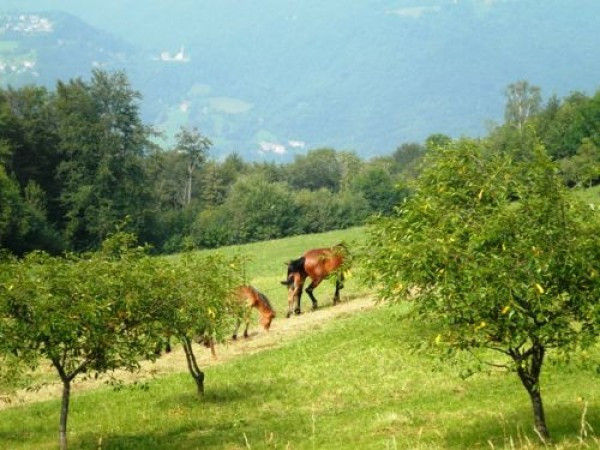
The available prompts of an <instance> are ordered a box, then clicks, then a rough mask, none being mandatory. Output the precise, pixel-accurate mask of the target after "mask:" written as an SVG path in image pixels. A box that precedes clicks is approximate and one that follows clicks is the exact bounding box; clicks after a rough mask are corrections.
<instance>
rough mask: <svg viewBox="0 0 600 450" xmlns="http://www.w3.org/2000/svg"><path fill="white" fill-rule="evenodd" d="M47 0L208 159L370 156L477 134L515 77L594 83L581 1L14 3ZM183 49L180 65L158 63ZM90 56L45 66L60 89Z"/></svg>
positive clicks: (588, 23) (593, 57) (550, 86)
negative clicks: (214, 153)
mask: <svg viewBox="0 0 600 450" xmlns="http://www.w3.org/2000/svg"><path fill="white" fill-rule="evenodd" d="M15 3H16V2H14V1H12V0H8V4H7V5H6V8H8V7H10V6H11V4H13V5H14V4H15ZM50 3H51V4H52V7H54V8H64V9H66V10H69V11H70V12H73V13H75V14H78V15H79V16H81V17H83V18H84V19H86V20H90V19H92V20H91V21H92V23H93V25H94V26H101V28H104V29H107V30H108V31H109V32H110V33H111V34H106V36H107V39H108V37H110V38H111V39H113V40H114V39H116V38H114V37H113V36H119V38H123V39H124V40H126V41H129V42H132V43H133V45H128V44H125V43H124V41H119V43H118V44H117V43H114V45H115V49H120V50H117V51H113V52H112V53H111V57H110V58H108V60H107V61H106V67H108V68H118V67H122V68H124V69H126V70H127V72H128V74H129V75H130V78H131V80H132V83H133V85H134V86H135V87H136V88H137V89H139V90H141V92H142V93H143V95H144V101H143V105H142V106H143V108H142V109H143V111H144V116H145V118H146V120H148V121H151V122H153V123H156V124H158V125H160V126H161V127H162V128H163V129H165V130H169V131H172V130H174V129H177V127H178V126H179V125H180V124H183V123H188V122H189V123H192V124H195V125H197V126H199V128H200V129H201V130H202V131H203V132H204V133H205V134H207V135H208V136H210V137H211V139H213V140H214V141H215V144H216V145H215V147H216V149H217V150H218V151H219V152H221V153H227V152H230V151H237V152H239V153H241V154H243V155H244V156H246V157H249V158H252V159H256V158H262V157H269V158H289V157H290V155H291V154H292V153H293V152H295V151H304V149H305V148H311V147H315V146H333V147H336V148H340V149H354V150H357V151H358V152H359V153H361V154H362V155H373V154H381V153H386V152H389V151H390V150H392V149H393V148H394V147H395V146H396V145H398V144H400V143H402V142H405V141H409V140H422V139H424V138H425V137H426V136H427V135H429V134H431V133H435V132H442V133H446V134H450V135H453V136H458V135H461V134H480V133H482V132H483V131H484V129H485V123H486V121H487V120H490V119H491V120H501V117H502V110H503V104H504V97H503V90H504V88H505V86H506V85H507V84H508V83H511V82H513V81H515V80H517V79H528V80H529V81H530V82H532V83H534V84H537V85H540V86H541V87H542V89H543V93H544V94H545V95H550V94H552V93H557V94H558V95H565V94H567V93H568V92H570V91H572V90H584V91H588V92H591V91H594V90H595V89H596V88H597V87H598V86H599V83H598V77H597V75H596V74H598V73H600V58H599V57H598V56H600V54H599V53H600V51H599V49H600V46H599V45H598V40H599V39H600V38H597V37H596V35H597V33H596V23H595V20H594V17H597V13H600V4H599V3H597V2H593V1H592V0H575V1H573V2H569V4H568V5H566V4H565V3H566V2H561V1H558V0H554V1H552V0H550V1H544V2H541V1H536V0H520V1H518V0H514V1H507V0H504V1H492V0H487V1H485V0H481V1H477V0H448V1H428V2H418V3H417V2H409V1H390V0H368V1H365V2H360V3H359V4H352V5H348V4H347V2H343V1H341V0H328V1H325V2H323V1H321V2H317V1H316V0H304V1H300V0H289V1H286V2H279V1H276V0H263V1H262V2H260V4H256V3H252V4H251V3H250V2H244V1H234V0H222V1H219V2H217V1H215V0H205V1H202V2H193V1H190V0H184V1H181V2H177V3H176V4H170V3H169V4H165V3H164V2H160V1H148V2H145V3H144V5H143V7H141V6H140V5H139V2H136V1H134V0H125V1H119V2H116V1H115V0H107V1H106V2H103V3H102V7H101V8H100V7H98V5H97V4H96V5H89V4H88V5H86V4H79V5H76V6H75V5H71V4H70V3H71V2H68V1H66V0H58V1H53V2H49V1H46V0H37V1H29V0H21V1H20V2H19V7H20V8H21V9H23V10H26V9H27V8H31V7H32V6H36V5H37V6H38V8H40V6H44V7H47V6H49V5H50ZM86 3H92V2H86ZM13 7H15V6H13ZM0 9H2V7H0ZM90 30H92V31H90V33H92V34H94V33H96V32H97V30H96V31H94V29H93V28H91V27H90ZM97 36H98V35H96V37H97ZM3 39H4V38H3V37H1V36H0V40H3ZM95 39H96V38H93V39H92V38H90V40H91V41H92V42H97V41H96V40H95ZM86 41H87V38H86V39H81V42H86ZM94 47H95V48H96V50H97V49H98V48H99V47H100V46H97V45H95V46H94ZM181 49H183V53H182V54H183V58H182V59H181V60H174V59H171V60H164V59H161V54H165V52H168V53H169V54H170V55H171V56H173V55H175V54H177V53H178V52H180V51H181ZM83 50H84V47H83V46H81V48H79V49H78V51H83ZM39 52H40V51H39V50H38V53H39ZM45 52H46V51H45V50H44V51H43V52H41V53H39V57H40V62H39V66H38V67H37V69H38V70H40V69H41V68H42V67H46V65H47V66H51V64H52V61H51V59H52V58H53V57H49V58H48V60H46V63H44V62H43V54H45ZM93 60H94V59H93V58H91V57H90V56H87V57H85V58H79V60H78V61H68V63H67V64H62V63H61V64H60V67H55V68H54V69H55V70H54V71H51V70H50V69H47V70H48V71H49V73H50V74H51V76H56V77H60V78H63V79H64V78H69V77H72V76H77V75H83V76H85V75H86V73H89V69H90V61H93ZM58 69H60V70H58ZM60 71H62V75H60V76H59V72H60ZM46 74H48V73H46ZM46 74H45V75H46ZM45 75H43V76H40V79H42V78H44V77H45ZM289 141H293V142H301V143H305V146H304V147H302V146H299V147H293V146H291V145H289ZM282 148H283V151H282Z"/></svg>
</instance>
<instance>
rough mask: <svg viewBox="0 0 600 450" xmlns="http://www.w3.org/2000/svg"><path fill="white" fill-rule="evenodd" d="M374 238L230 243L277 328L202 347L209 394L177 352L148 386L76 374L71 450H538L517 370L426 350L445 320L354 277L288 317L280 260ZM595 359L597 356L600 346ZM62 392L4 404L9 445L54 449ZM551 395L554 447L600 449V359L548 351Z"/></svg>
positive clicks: (2, 440) (546, 388)
mask: <svg viewBox="0 0 600 450" xmlns="http://www.w3.org/2000/svg"><path fill="white" fill-rule="evenodd" d="M363 232H364V230H363V229H361V228H357V229H353V230H346V231H339V232H332V233H324V234H320V235H313V236H297V237H293V238H288V239H283V240H278V241H272V242H268V243H257V244H251V245H246V246H241V247H238V248H227V249H223V250H222V251H223V252H233V253H239V254H245V255H251V256H252V259H251V260H250V261H249V264H248V273H247V278H248V280H250V281H251V282H252V283H253V284H254V285H256V286H257V287H258V288H259V289H261V290H263V291H264V292H265V293H266V294H267V295H268V296H269V297H270V298H271V300H272V301H273V303H274V304H275V307H276V309H277V311H278V313H279V316H278V318H277V319H276V320H275V321H274V323H273V328H272V330H271V332H270V333H268V334H267V333H264V332H262V330H259V329H258V328H257V327H256V326H255V327H254V328H252V330H251V337H250V339H249V340H248V341H241V342H237V343H231V342H230V343H227V344H225V345H221V346H218V347H217V353H218V360H217V361H213V360H212V359H211V357H210V354H209V352H208V351H207V350H204V349H200V350H199V354H201V361H200V364H201V366H202V367H203V368H206V395H205V397H204V398H202V399H200V398H198V397H197V396H196V393H195V392H196V391H195V386H194V383H193V381H192V379H191V378H190V376H189V375H188V373H187V372H186V368H185V362H184V359H183V355H182V352H181V349H179V348H176V349H175V351H174V353H172V354H170V355H166V356H163V357H162V358H161V359H160V360H159V361H158V362H157V363H156V364H152V365H151V364H147V365H144V370H143V372H142V373H141V374H137V375H135V376H133V377H131V376H129V377H128V378H126V381H129V382H130V381H137V382H136V383H135V384H129V385H127V386H125V387H123V388H122V389H120V390H114V389H112V388H110V387H106V386H105V385H104V384H103V382H102V381H94V380H83V381H81V382H79V383H78V384H77V385H76V386H75V388H74V395H73V397H72V400H71V413H70V417H69V439H70V445H71V448H82V449H98V448H102V449H165V448H168V449H171V448H173V449H195V448H201V449H270V448H273V449H275V448H278V449H345V448H349V449H355V448H356V449H363V448H366V449H371V448H372V449H396V448H410V449H413V448H423V449H430V448H457V449H458V448H538V446H537V444H536V442H537V438H536V436H535V434H534V432H533V431H532V428H533V424H532V420H531V411H530V409H531V408H530V404H529V399H528V397H527V395H526V393H525V391H524V389H523V388H522V387H521V385H520V383H519V381H518V379H517V377H516V376H515V375H513V374H509V375H505V374H504V373H502V372H500V371H497V370H491V371H489V372H487V373H484V374H478V375H475V376H472V377H469V378H467V379H463V378H461V377H460V374H461V373H462V372H463V371H464V369H465V367H467V364H468V362H469V361H472V360H470V359H466V357H465V359H460V360H458V361H456V362H455V363H454V364H449V363H448V362H442V361H441V360H440V359H439V358H437V357H434V356H433V355H430V354H427V353H424V352H419V351H416V349H417V348H418V347H419V344H420V343H422V342H423V341H424V340H426V339H431V337H432V336H435V334H436V333H437V330H436V326H435V324H432V323H421V322H416V321H411V320H401V319H402V317H403V316H405V314H406V312H407V310H406V308H407V306H399V307H398V306H396V307H390V306H387V305H375V304H374V302H373V300H372V298H371V296H370V294H369V293H368V292H365V291H364V290H361V288H360V287H359V286H358V283H357V281H356V279H355V278H351V279H350V280H348V282H347V283H346V286H347V287H346V289H344V290H343V291H342V300H343V303H342V304H340V305H338V306H336V307H331V296H332V294H333V286H332V285H331V284H330V283H323V285H322V286H320V287H319V288H318V289H317V290H315V293H316V295H317V297H318V298H319V299H320V300H321V305H322V306H323V307H322V308H321V309H319V310H318V311H317V312H306V313H305V314H303V315H302V316H299V317H293V318H291V319H285V309H286V303H287V299H286V295H285V294H286V290H285V288H284V287H283V286H281V285H279V281H280V280H281V279H283V277H284V275H285V267H284V266H283V262H285V261H286V260H289V259H290V258H296V257H298V256H299V255H300V254H301V253H302V251H303V250H305V249H306V248H311V247H319V246H326V245H333V244H336V243H338V242H340V241H342V240H344V241H346V242H348V243H349V244H350V247H351V248H352V246H353V243H354V245H356V243H357V242H360V241H361V236H362V234H363ZM304 306H305V308H304V309H305V311H308V308H306V307H307V306H308V305H307V303H306V302H305V303H304ZM591 356H592V359H595V360H596V361H598V360H600V351H598V350H596V351H595V353H593V354H592V355H591ZM46 375H47V377H48V379H50V375H53V374H52V372H48V373H47V374H46ZM52 389H53V387H52V386H50V387H48V388H44V389H42V390H41V391H40V392H37V393H30V394H26V393H24V394H22V398H23V399H24V400H25V401H26V402H27V403H26V404H24V405H16V404H15V403H13V405H15V406H11V407H9V408H5V409H4V410H2V411H0V448H7V449H26V448H31V449H50V448H56V441H57V439H56V438H57V428H58V416H59V410H60V401H59V400H58V398H57V395H58V392H57V391H52ZM542 392H543V395H544V399H545V407H546V414H547V418H548V425H549V428H550V432H551V434H552V436H553V439H554V442H555V444H554V446H555V447H556V448H600V438H598V437H597V436H599V435H600V434H599V433H600V431H599V430H600V389H599V378H598V374H597V373H596V372H595V371H594V367H589V368H584V367H569V368H567V367H565V366H563V365H561V364H560V363H559V362H558V361H553V360H552V355H550V361H549V363H548V364H547V365H546V367H545V371H544V373H543V376H542ZM42 399H43V401H40V400H42ZM48 399H49V400H48ZM554 446H553V447H554ZM540 448H541V447H540Z"/></svg>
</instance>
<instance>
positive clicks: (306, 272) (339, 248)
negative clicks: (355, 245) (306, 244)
mask: <svg viewBox="0 0 600 450" xmlns="http://www.w3.org/2000/svg"><path fill="white" fill-rule="evenodd" d="M346 254H347V250H346V247H345V246H344V245H343V244H339V245H336V246H335V247H332V248H315V249H312V250H308V251H306V252H305V253H304V255H302V256H301V257H300V258H298V259H295V260H292V261H290V262H289V263H287V268H288V271H287V279H286V280H285V281H282V282H281V284H283V285H284V286H287V287H288V312H287V317H290V316H291V315H292V310H293V309H294V303H295V309H294V311H293V312H295V313H296V314H300V312H301V311H300V299H301V297H302V288H303V286H304V281H305V280H306V278H307V277H309V278H310V279H311V283H310V285H309V286H308V287H307V288H306V293H307V294H308V296H309V297H310V299H311V300H312V305H313V309H317V306H318V305H317V299H316V298H315V296H314V295H313V290H314V289H315V288H316V287H317V286H318V285H319V284H320V283H321V281H323V280H324V279H325V278H328V277H329V276H331V275H335V276H336V280H335V294H334V295H333V304H334V305H336V304H337V303H338V302H339V301H340V289H342V288H343V287H344V284H343V281H344V274H343V271H342V270H341V266H342V264H343V263H344V256H345V255H346ZM338 269H339V270H338Z"/></svg>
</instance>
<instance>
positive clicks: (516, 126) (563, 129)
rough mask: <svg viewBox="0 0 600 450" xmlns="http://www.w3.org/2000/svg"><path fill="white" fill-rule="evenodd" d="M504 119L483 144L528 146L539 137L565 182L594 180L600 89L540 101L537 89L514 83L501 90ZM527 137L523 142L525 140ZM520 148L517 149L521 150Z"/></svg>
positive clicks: (598, 166) (599, 161) (598, 169)
mask: <svg viewBox="0 0 600 450" xmlns="http://www.w3.org/2000/svg"><path fill="white" fill-rule="evenodd" d="M506 97H507V103H506V109H505V122H504V124H503V125H501V126H498V127H496V128H495V129H494V130H492V132H491V133H490V136H489V142H490V143H491V145H492V147H493V148H494V149H496V150H508V151H513V150H516V149H524V148H530V146H531V143H532V142H534V141H539V143H540V144H542V145H543V146H544V148H545V150H546V153H547V154H548V156H549V157H550V158H551V159H553V160H554V161H557V162H558V163H559V167H560V169H561V174H562V176H563V178H564V180H565V182H566V183H567V185H568V186H571V187H572V186H582V187H588V186H592V185H595V184H597V182H598V181H599V180H600V91H597V92H596V93H595V94H594V95H593V96H588V95H585V94H583V93H581V92H573V93H571V94H570V95H568V96H566V97H565V98H563V99H560V98H558V97H557V96H555V95H554V96H551V97H550V98H549V99H548V100H547V101H546V102H545V103H544V102H543V101H542V96H541V92H540V88H539V87H536V86H534V85H531V84H529V83H528V82H527V81H518V82H516V83H513V84H511V85H509V86H508V87H507V89H506ZM525 141H527V142H525ZM521 151H522V150H521Z"/></svg>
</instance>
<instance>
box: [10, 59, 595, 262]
mask: <svg viewBox="0 0 600 450" xmlns="http://www.w3.org/2000/svg"><path fill="white" fill-rule="evenodd" d="M141 101H142V99H141V96H140V94H139V93H138V92H137V91H136V90H135V89H134V88H133V87H132V86H131V83H130V82H129V80H128V78H127V76H126V75H125V74H124V73H123V72H106V71H102V70H95V71H94V72H93V73H92V76H91V77H90V79H89V81H86V80H82V79H79V78H78V79H72V80H69V81H59V82H58V83H57V85H56V87H55V89H53V90H49V89H46V88H44V87H40V86H34V85H31V86H25V87H21V88H6V89H2V90H0V246H1V247H2V248H3V249H7V250H8V251H10V252H12V253H15V254H18V255H20V254H24V253H26V252H29V251H32V250H35V249H42V250H46V251H49V252H51V253H54V254H59V253H62V252H64V251H83V250H91V249H96V248H98V246H99V244H100V243H101V242H102V240H103V239H105V238H106V237H107V236H108V235H110V234H111V233H113V232H114V231H115V230H116V229H124V230H126V231H129V232H132V233H135V234H136V235H137V236H138V237H139V238H140V240H141V241H142V242H145V243H148V244H150V245H151V246H152V248H153V249H154V250H155V251H156V252H160V253H169V252H176V251H179V250H181V249H182V248H191V247H193V248H211V247H217V246H221V245H227V244H239V243H245V242H252V241H258V240H267V239H273V238H279V237H283V236H288V235H294V234H303V233H314V232H321V231H326V230H332V229H339V228H345V227H349V226H354V225H358V224H362V223H364V222H365V220H367V218H368V217H370V216H372V215H373V214H383V215H386V214H389V213H390V212H391V211H392V210H393V208H394V206H395V205H397V204H398V203H399V202H400V201H401V200H402V199H403V198H404V197H406V196H407V195H410V185H411V180H413V179H414V177H415V176H416V175H417V174H418V172H419V170H420V169H419V165H420V161H421V160H422V158H423V156H424V155H425V154H426V153H427V152H428V151H431V150H432V149H435V148H437V147H438V146H443V145H444V144H445V143H446V142H448V141H449V140H451V138H450V137H448V136H445V135H442V134H435V135H432V136H430V137H429V138H427V139H426V141H425V142H424V143H415V142H409V143H399V146H398V147H397V149H396V150H395V151H393V152H392V153H391V154H390V155H389V156H380V157H376V158H372V159H370V160H363V159H361V158H360V157H359V156H358V155H357V154H356V153H354V152H352V151H347V150H338V149H332V148H318V149H313V150H310V151H308V152H307V153H306V154H304V155H297V156H296V157H295V159H294V161H293V162H290V163H287V164H276V163H266V162H261V163H257V162H253V163H249V162H246V161H244V160H243V158H241V157H240V156H239V155H236V154H230V155H229V156H227V157H226V158H225V159H222V160H216V159H215V158H214V157H212V156H211V146H212V143H211V141H210V136H204V135H203V134H202V132H201V130H197V129H196V128H186V127H183V128H181V129H180V131H179V133H178V134H177V136H176V143H175V144H174V145H173V147H172V148H161V147H160V146H159V145H158V144H157V143H156V142H158V140H157V139H156V138H157V133H156V132H155V131H154V130H153V129H152V128H151V127H150V126H148V125H147V124H145V123H143V120H142V119H141V115H140V104H141ZM482 141H484V142H485V144H486V146H487V148H488V149H489V151H505V150H507V149H510V150H513V149H515V148H530V146H531V145H533V144H537V143H540V144H543V145H544V146H545V148H546V150H547V152H548V154H549V155H550V156H551V157H552V158H553V159H554V160H556V161H558V162H559V163H560V167H561V172H562V174H563V176H564V179H565V183H567V184H568V185H569V186H578V185H579V186H588V185H592V184H594V183H595V182H596V181H597V180H598V179H599V176H600V151H599V148H600V91H599V92H597V93H596V94H595V95H593V96H591V97H590V96H587V95H585V94H582V93H572V94H571V95H569V96H567V97H565V98H557V97H556V96H554V97H551V98H550V99H548V100H546V101H543V100H542V96H541V92H540V89H539V88H537V87H536V86H532V85H530V84H529V83H527V82H525V81H519V82H516V83H514V84H511V85H510V86H508V87H507V89H506V111H505V122H504V124H502V125H500V126H496V127H495V128H494V129H492V130H491V131H490V133H489V135H488V136H486V137H485V138H482ZM524 157H526V156H524Z"/></svg>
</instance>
